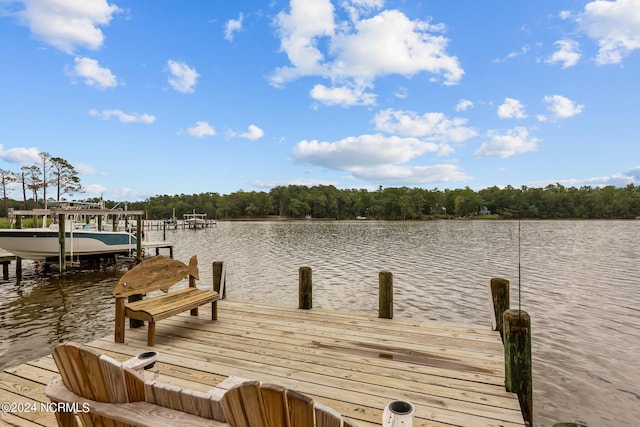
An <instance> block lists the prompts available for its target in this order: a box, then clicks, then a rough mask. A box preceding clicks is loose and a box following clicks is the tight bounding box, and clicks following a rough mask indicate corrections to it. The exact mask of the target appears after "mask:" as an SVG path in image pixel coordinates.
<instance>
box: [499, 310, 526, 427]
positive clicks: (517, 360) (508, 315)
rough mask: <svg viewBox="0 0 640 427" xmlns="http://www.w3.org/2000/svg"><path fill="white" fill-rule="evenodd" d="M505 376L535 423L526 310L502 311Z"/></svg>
mask: <svg viewBox="0 0 640 427" xmlns="http://www.w3.org/2000/svg"><path fill="white" fill-rule="evenodd" d="M502 327H503V335H502V336H503V341H504V362H505V369H504V376H505V386H506V389H507V391H510V392H513V393H516V394H517V395H518V400H519V401H520V409H521V410H522V415H523V416H524V418H525V420H526V421H528V422H529V425H533V374H532V367H531V319H530V318H529V315H528V314H527V312H526V311H522V310H515V309H510V310H506V311H505V312H504V314H503V324H502Z"/></svg>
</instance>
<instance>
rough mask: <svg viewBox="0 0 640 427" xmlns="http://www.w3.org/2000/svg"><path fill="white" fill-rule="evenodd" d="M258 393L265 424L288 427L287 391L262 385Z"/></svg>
mask: <svg viewBox="0 0 640 427" xmlns="http://www.w3.org/2000/svg"><path fill="white" fill-rule="evenodd" d="M260 391H261V394H262V402H263V403H264V409H265V419H266V421H267V424H268V425H269V426H274V427H275V426H282V427H289V426H290V424H289V417H288V415H287V414H288V410H287V393H286V392H287V390H286V389H285V388H284V387H281V386H279V385H275V384H262V386H261V390H260Z"/></svg>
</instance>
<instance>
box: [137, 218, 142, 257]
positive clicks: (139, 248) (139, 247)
mask: <svg viewBox="0 0 640 427" xmlns="http://www.w3.org/2000/svg"><path fill="white" fill-rule="evenodd" d="M136 262H137V263H140V262H142V215H138V217H137V218H136Z"/></svg>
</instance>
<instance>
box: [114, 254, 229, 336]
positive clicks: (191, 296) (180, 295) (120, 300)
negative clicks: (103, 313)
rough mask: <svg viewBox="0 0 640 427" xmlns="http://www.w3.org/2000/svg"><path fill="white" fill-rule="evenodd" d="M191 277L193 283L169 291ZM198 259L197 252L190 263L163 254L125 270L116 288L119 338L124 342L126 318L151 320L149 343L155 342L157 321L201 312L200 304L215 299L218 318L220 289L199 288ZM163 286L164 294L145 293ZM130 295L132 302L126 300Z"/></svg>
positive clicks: (213, 315) (213, 308) (214, 312)
mask: <svg viewBox="0 0 640 427" xmlns="http://www.w3.org/2000/svg"><path fill="white" fill-rule="evenodd" d="M186 277H188V278H189V287H188V288H184V289H179V290H176V291H172V292H169V289H170V288H171V287H172V286H173V285H175V284H176V283H178V282H180V281H182V280H184V279H185V278H186ZM196 279H199V273H198V259H197V258H196V256H195V255H194V256H193V257H191V260H189V265H186V264H185V263H183V262H181V261H177V260H174V259H170V258H165V257H163V256H161V255H160V256H156V257H153V258H150V259H148V260H145V261H142V262H141V263H140V264H138V265H137V266H135V267H134V268H132V269H131V270H129V271H128V272H127V273H125V274H124V275H123V276H122V277H121V278H120V280H119V281H118V284H117V285H116V286H115V287H114V288H113V296H114V297H115V298H116V326H115V341H116V342H120V343H123V342H124V329H125V318H126V317H128V318H129V319H135V320H138V321H144V322H147V323H148V328H149V329H148V334H147V345H149V346H153V345H155V333H156V322H157V321H158V320H162V319H166V318H167V317H171V316H174V315H176V314H179V313H182V312H184V311H187V310H190V311H191V315H192V316H197V315H198V307H199V306H201V305H204V304H208V303H211V319H212V320H216V319H217V318H218V305H217V302H218V300H219V299H220V295H219V294H218V292H215V291H213V290H205V289H199V288H198V287H197V286H196ZM157 290H162V291H163V292H164V294H160V295H155V296H151V297H148V298H146V299H143V298H142V295H144V294H148V293H150V292H153V291H157ZM125 298H128V301H129V302H125Z"/></svg>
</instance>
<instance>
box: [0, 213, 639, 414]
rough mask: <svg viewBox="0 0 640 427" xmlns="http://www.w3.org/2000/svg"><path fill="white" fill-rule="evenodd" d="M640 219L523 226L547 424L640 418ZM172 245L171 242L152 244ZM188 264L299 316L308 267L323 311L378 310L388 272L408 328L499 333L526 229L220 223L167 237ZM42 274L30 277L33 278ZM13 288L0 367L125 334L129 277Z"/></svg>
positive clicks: (245, 295) (238, 293)
mask: <svg viewBox="0 0 640 427" xmlns="http://www.w3.org/2000/svg"><path fill="white" fill-rule="evenodd" d="M639 230H640V221H547V222H544V221H523V222H522V224H521V231H522V232H521V250H522V270H521V273H522V305H523V309H524V310H526V311H527V312H528V313H529V314H530V315H531V318H532V331H533V358H534V360H533V363H534V410H535V417H536V425H541V426H550V425H552V424H553V422H558V421H582V422H583V423H587V424H588V425H590V426H614V425H634V424H635V423H636V421H637V419H639V418H640V409H639V408H640V386H639V384H640V368H638V363H637V359H638V357H637V355H638V353H640V325H639V323H640V296H639V292H638V286H639V285H638V284H639V282H640V266H638V259H640V245H639V244H638V242H637V236H638V235H639V234H638V231H639ZM150 234H151V236H150V238H151V240H161V239H162V232H151V233H150ZM167 239H168V240H171V241H173V242H174V243H175V250H174V254H175V257H176V258H177V259H180V260H183V261H187V260H188V259H189V257H190V256H191V255H193V254H197V255H198V259H199V263H200V269H201V281H200V283H201V284H203V285H208V284H210V283H211V263H212V262H213V261H217V260H224V261H225V262H226V266H227V284H228V291H227V292H228V295H229V297H230V298H234V299H259V300H263V301H268V302H278V303H283V304H289V305H297V281H298V268H299V267H300V266H303V265H304V266H310V267H312V269H313V286H314V306H316V307H329V308H345V309H356V310H366V311H374V310H377V292H378V289H377V285H378V273H379V272H380V271H383V270H387V271H391V272H393V275H394V292H395V296H394V300H395V307H394V313H395V315H396V316H397V317H413V318H416V319H434V320H447V321H454V322H468V323H474V324H484V325H487V327H490V318H489V308H488V297H487V291H486V283H487V281H488V280H489V278H491V277H505V278H508V279H510V280H511V282H512V298H511V303H512V306H516V305H517V301H518V298H517V288H518V286H517V282H518V223H517V222H511V221H495V222H493V221H431V222H375V221H353V222H335V221H329V222H320V221H292V222H219V223H218V226H217V227H215V228H208V229H201V230H175V231H168V232H167ZM27 270H28V269H27ZM31 270H33V271H32V272H31V273H29V272H28V271H25V279H24V280H23V282H22V284H21V285H19V286H17V285H15V283H11V280H10V281H9V282H2V283H0V297H2V303H1V305H0V322H1V323H2V332H1V334H2V336H1V338H2V344H0V345H1V346H2V347H0V367H1V366H7V365H9V364H15V363H19V362H20V361H24V360H28V359H31V358H33V357H35V356H38V355H39V354H34V353H33V350H31V349H32V348H39V349H41V351H40V353H41V354H46V353H48V352H49V351H50V348H51V347H52V346H53V345H55V344H56V343H58V342H60V341H64V340H67V339H77V340H89V339H91V338H92V337H97V336H105V335H108V334H111V333H113V330H112V328H113V305H112V304H113V301H112V299H113V298H112V297H111V290H112V288H113V285H114V284H115V282H116V281H117V279H118V277H119V276H120V275H121V274H122V271H118V270H117V269H115V270H105V271H101V272H98V273H79V274H74V275H73V276H68V277H67V278H65V279H55V278H53V277H49V278H47V277H41V276H40V275H37V274H36V272H37V271H36V269H35V268H34V267H31Z"/></svg>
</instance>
